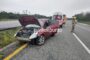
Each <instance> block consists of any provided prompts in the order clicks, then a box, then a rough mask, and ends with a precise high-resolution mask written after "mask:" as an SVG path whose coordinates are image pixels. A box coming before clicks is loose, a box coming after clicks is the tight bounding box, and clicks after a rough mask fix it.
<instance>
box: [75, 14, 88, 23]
mask: <svg viewBox="0 0 90 60" xmlns="http://www.w3.org/2000/svg"><path fill="white" fill-rule="evenodd" d="M75 16H76V17H77V20H78V21H79V22H81V23H86V24H90V12H87V13H80V14H76V15H75Z"/></svg>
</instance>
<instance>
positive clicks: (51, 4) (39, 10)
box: [0, 0, 90, 17]
mask: <svg viewBox="0 0 90 60" xmlns="http://www.w3.org/2000/svg"><path fill="white" fill-rule="evenodd" d="M23 10H28V11H30V13H31V14H42V15H47V16H50V15H53V13H55V12H62V13H64V14H66V15H67V16H68V17H71V16H72V15H74V14H76V13H80V12H83V11H90V0H0V11H7V12H20V13H22V11H23Z"/></svg>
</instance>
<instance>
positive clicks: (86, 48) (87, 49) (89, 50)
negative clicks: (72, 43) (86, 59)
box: [73, 33, 90, 54]
mask: <svg viewBox="0 0 90 60" xmlns="http://www.w3.org/2000/svg"><path fill="white" fill-rule="evenodd" d="M73 35H74V36H75V37H76V39H77V40H78V41H79V42H80V43H81V45H82V46H83V47H84V48H85V50H86V51H87V52H88V53H89V54H90V49H89V48H88V47H87V46H86V45H85V44H84V43H83V42H82V41H81V40H80V38H79V37H78V36H77V35H76V34H75V33H73Z"/></svg>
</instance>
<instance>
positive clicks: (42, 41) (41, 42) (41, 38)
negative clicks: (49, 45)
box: [36, 36, 45, 45]
mask: <svg viewBox="0 0 90 60" xmlns="http://www.w3.org/2000/svg"><path fill="white" fill-rule="evenodd" d="M44 43H45V38H44V36H39V37H38V38H37V40H36V44H37V45H43V44H44Z"/></svg>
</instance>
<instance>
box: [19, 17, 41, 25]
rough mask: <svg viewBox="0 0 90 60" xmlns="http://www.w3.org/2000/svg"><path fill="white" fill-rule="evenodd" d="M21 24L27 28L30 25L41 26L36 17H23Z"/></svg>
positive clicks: (20, 20)
mask: <svg viewBox="0 0 90 60" xmlns="http://www.w3.org/2000/svg"><path fill="white" fill-rule="evenodd" d="M19 22H20V24H21V25H22V26H26V25H28V24H36V25H39V26H40V24H39V21H38V20H37V19H36V18H35V17H34V16H23V17H21V18H20V19H19Z"/></svg>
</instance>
